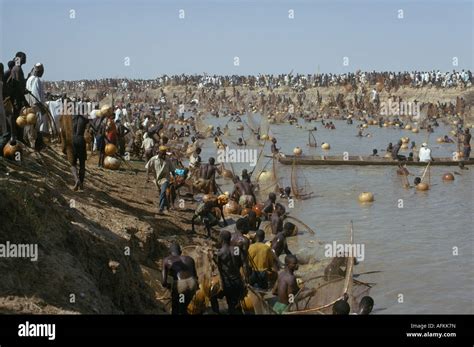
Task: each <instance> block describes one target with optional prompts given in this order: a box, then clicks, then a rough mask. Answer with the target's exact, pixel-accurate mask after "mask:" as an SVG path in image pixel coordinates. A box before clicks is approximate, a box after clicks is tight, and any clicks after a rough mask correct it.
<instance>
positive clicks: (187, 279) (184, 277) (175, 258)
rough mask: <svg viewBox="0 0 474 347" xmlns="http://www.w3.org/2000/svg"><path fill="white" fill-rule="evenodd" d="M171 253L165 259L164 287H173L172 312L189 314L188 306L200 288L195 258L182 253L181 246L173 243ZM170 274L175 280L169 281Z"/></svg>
mask: <svg viewBox="0 0 474 347" xmlns="http://www.w3.org/2000/svg"><path fill="white" fill-rule="evenodd" d="M170 252H171V255H170V256H168V257H166V258H164V259H163V274H162V275H163V278H162V284H163V286H164V287H167V288H169V287H171V313H172V314H187V308H188V305H189V303H190V302H191V300H192V298H193V296H194V293H195V292H196V290H197V288H198V281H197V273H196V266H195V264H194V260H193V258H191V257H188V256H186V255H181V247H180V246H179V245H178V244H176V243H173V244H172V245H171V247H170ZM168 275H170V276H171V277H172V278H173V282H172V283H171V284H170V283H168Z"/></svg>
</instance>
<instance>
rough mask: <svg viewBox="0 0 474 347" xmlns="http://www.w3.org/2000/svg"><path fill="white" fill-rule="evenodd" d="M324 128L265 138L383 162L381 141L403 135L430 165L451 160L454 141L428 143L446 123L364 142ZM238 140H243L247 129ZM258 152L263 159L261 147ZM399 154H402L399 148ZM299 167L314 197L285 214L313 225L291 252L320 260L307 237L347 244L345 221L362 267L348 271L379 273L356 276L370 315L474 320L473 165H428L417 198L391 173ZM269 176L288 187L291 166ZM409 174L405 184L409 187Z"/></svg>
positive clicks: (349, 130)
mask: <svg viewBox="0 0 474 347" xmlns="http://www.w3.org/2000/svg"><path fill="white" fill-rule="evenodd" d="M242 119H244V120H245V117H243V118H242ZM256 119H257V120H258V117H256ZM227 121H228V118H214V117H209V118H208V119H207V120H206V121H205V122H206V124H213V125H215V126H217V125H220V126H221V128H223V127H224V125H225V124H226V123H227ZM333 122H334V124H335V125H336V130H329V129H324V128H323V126H322V125H321V122H312V123H303V124H302V125H303V129H298V128H296V127H295V126H292V125H289V124H282V125H271V130H270V134H271V135H272V136H275V137H276V138H277V139H278V145H279V146H280V147H281V151H282V152H284V153H289V154H291V152H292V150H293V148H294V147H295V146H300V147H301V148H303V151H304V154H308V155H309V154H315V155H321V154H328V155H341V154H342V153H343V152H348V154H349V155H368V154H371V153H372V149H374V148H376V149H378V151H379V154H381V155H384V154H385V152H384V149H385V148H386V147H387V144H388V142H393V143H394V144H395V143H396V142H397V141H398V139H399V138H400V137H402V136H408V137H410V141H415V142H416V143H417V146H418V147H419V146H420V145H421V143H422V142H424V141H427V142H428V144H429V146H430V147H431V149H432V155H433V156H434V157H435V158H436V157H449V156H452V152H454V151H455V150H456V145H455V144H437V143H436V138H437V137H440V136H444V135H446V134H449V131H450V130H451V129H450V128H448V127H446V126H440V127H438V128H435V133H434V134H431V135H430V136H429V138H427V136H426V133H425V132H424V131H421V132H420V133H418V134H414V133H412V132H411V131H407V130H400V129H392V128H379V127H378V126H369V128H368V129H365V133H370V134H371V135H372V136H371V137H364V138H359V137H356V136H355V135H356V134H357V129H356V124H357V123H358V122H354V124H353V125H346V124H345V122H344V121H333ZM237 124H240V123H229V127H230V129H231V130H230V135H229V136H225V137H224V138H223V140H224V142H226V143H228V144H230V148H236V146H234V145H232V144H231V143H230V141H231V140H232V141H236V140H237V138H238V137H239V136H241V132H239V131H237V130H236V126H237ZM314 126H316V127H317V128H318V130H317V131H316V132H315V136H316V139H317V142H318V147H317V148H310V147H308V146H307V145H306V144H307V141H308V140H307V139H308V132H307V131H306V130H305V129H304V128H308V129H309V128H312V127H314ZM449 136H450V137H452V136H451V135H450V134H449ZM244 137H246V138H248V137H249V134H248V131H247V129H246V131H244ZM322 142H328V143H330V145H331V149H330V150H329V151H323V150H321V148H320V147H319V146H320V144H321V143H322ZM205 143H206V146H205V148H204V150H203V153H202V154H201V157H202V158H203V161H207V158H208V157H209V156H214V157H215V156H216V149H215V146H214V145H213V144H212V140H210V139H208V140H206V141H205ZM247 148H249V147H247ZM255 148H256V147H255ZM260 148H261V147H260ZM264 153H265V154H269V153H270V149H269V145H266V148H265V152H264ZM401 153H402V154H408V152H407V151H406V152H404V153H403V152H401ZM234 168H235V170H236V171H238V172H240V171H241V169H243V168H248V169H250V170H251V168H250V167H249V166H248V164H246V165H242V164H234ZM423 169H424V168H423V167H409V171H410V173H412V174H414V175H415V176H421V174H422V171H423ZM298 170H299V174H303V175H304V177H305V178H306V180H307V183H308V185H309V186H310V190H311V191H312V192H314V195H315V196H314V197H313V198H311V199H309V200H304V201H298V200H295V204H294V208H289V209H288V210H289V211H290V213H291V215H293V216H295V217H297V218H299V219H301V220H303V221H304V222H305V223H306V224H308V225H310V226H311V227H313V228H314V230H315V231H316V235H315V236H312V235H310V234H308V233H306V234H304V235H302V236H298V237H293V238H290V242H289V247H290V249H292V250H293V251H294V252H296V253H298V252H302V253H306V254H308V252H309V253H310V254H314V256H315V257H316V258H318V259H323V258H324V256H325V255H324V245H318V243H317V242H315V240H316V239H318V240H322V241H323V242H324V244H327V243H332V242H333V241H336V242H337V243H346V242H348V241H349V227H350V221H351V220H352V221H353V223H354V236H355V237H354V241H355V243H357V244H362V245H364V260H363V261H361V262H360V263H359V265H357V266H356V267H355V273H363V272H367V271H381V272H380V273H375V274H368V275H362V276H360V277H359V279H360V280H363V281H366V282H375V283H377V284H376V285H375V286H374V287H373V288H372V290H371V294H370V295H371V296H372V297H373V298H374V300H375V309H374V313H379V314H391V313H393V314H417V313H420V314H441V313H450V314H455V313H457V314H468V313H469V314H472V313H474V270H473V265H474V248H473V246H474V232H473V223H472V222H473V218H472V215H473V170H474V167H471V168H470V170H460V169H459V168H457V167H446V166H445V167H438V166H434V167H432V168H431V189H430V190H429V191H426V192H419V191H415V190H414V189H406V188H403V186H402V179H401V177H400V176H397V174H396V167H395V166H387V167H385V166H370V167H357V166H333V167H331V166H300V167H299V168H298ZM454 171H456V172H459V173H461V175H455V180H454V181H453V182H443V181H442V179H441V178H442V175H443V173H445V172H454ZM277 173H278V176H279V178H280V181H281V182H282V183H283V185H285V186H286V185H290V174H291V166H285V165H281V164H278V167H277ZM415 176H410V177H409V180H410V183H412V182H413V178H414V177H415ZM219 182H224V181H223V180H220V181H219ZM226 182H229V181H226ZM224 189H226V190H230V189H231V185H230V184H229V183H226V185H225V186H224ZM363 191H369V192H372V193H373V194H374V196H375V201H374V202H373V203H371V204H368V205H366V204H365V205H364V204H360V203H359V202H358V195H359V194H360V193H361V192H363ZM400 199H401V200H400ZM401 203H402V204H403V206H402V205H401ZM399 206H402V207H401V208H400V207H399Z"/></svg>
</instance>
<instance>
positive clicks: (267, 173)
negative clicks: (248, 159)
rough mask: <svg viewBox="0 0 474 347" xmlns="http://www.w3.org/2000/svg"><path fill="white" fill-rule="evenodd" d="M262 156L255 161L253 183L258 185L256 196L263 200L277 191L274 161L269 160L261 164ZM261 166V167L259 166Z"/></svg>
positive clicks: (277, 182) (277, 183) (277, 184)
mask: <svg viewBox="0 0 474 347" xmlns="http://www.w3.org/2000/svg"><path fill="white" fill-rule="evenodd" d="M262 158H263V156H261V158H260V159H259V160H258V161H257V166H256V167H255V173H256V176H255V182H256V184H258V196H259V198H260V199H265V198H266V197H267V195H268V194H269V193H272V192H278V191H279V179H278V175H277V167H276V159H274V158H270V159H268V160H267V162H266V163H263V159H262ZM262 164H263V166H261V165H262Z"/></svg>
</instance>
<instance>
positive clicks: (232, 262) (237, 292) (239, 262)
mask: <svg viewBox="0 0 474 347" xmlns="http://www.w3.org/2000/svg"><path fill="white" fill-rule="evenodd" d="M220 238H221V242H222V247H221V248H220V249H219V251H218V252H217V254H216V258H217V259H216V263H217V267H218V269H219V273H220V275H221V279H222V285H223V288H222V289H223V291H222V294H221V295H222V297H223V296H225V298H226V301H227V306H228V310H229V314H237V313H239V310H238V309H237V306H238V305H239V302H240V301H241V300H242V299H243V298H244V297H245V294H246V288H245V284H244V281H243V280H242V276H241V275H240V268H241V267H242V266H243V264H244V259H243V254H242V252H240V250H239V247H237V246H234V247H232V246H231V245H230V240H231V234H230V232H229V231H228V230H222V231H221V234H220ZM218 297H219V295H217V296H213V297H212V298H211V305H212V309H213V311H214V312H216V313H218V312H219V304H218V302H217V299H218Z"/></svg>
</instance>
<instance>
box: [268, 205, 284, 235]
mask: <svg viewBox="0 0 474 347" xmlns="http://www.w3.org/2000/svg"><path fill="white" fill-rule="evenodd" d="M284 218H285V207H284V206H283V205H282V204H279V203H277V204H275V210H274V211H273V213H272V218H271V225H272V234H273V235H276V234H278V233H279V232H282V231H283V219H284Z"/></svg>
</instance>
